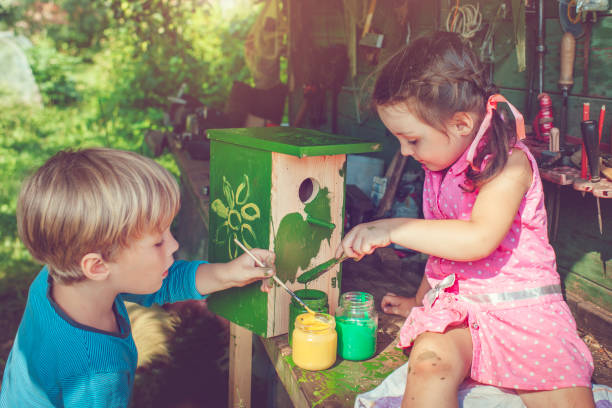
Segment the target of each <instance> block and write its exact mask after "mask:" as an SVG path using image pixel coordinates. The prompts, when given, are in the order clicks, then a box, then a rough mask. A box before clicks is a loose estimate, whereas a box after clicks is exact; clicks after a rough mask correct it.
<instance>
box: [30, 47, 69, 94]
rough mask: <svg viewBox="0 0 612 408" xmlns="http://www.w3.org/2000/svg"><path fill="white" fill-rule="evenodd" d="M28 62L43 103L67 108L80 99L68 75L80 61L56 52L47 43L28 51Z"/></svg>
mask: <svg viewBox="0 0 612 408" xmlns="http://www.w3.org/2000/svg"><path fill="white" fill-rule="evenodd" d="M28 60H29V62H30V66H31V68H32V73H33V74H34V78H35V79H36V83H37V84H38V88H39V89H40V92H41V95H42V97H43V102H44V103H45V104H53V105H58V106H67V105H70V104H72V103H74V102H77V101H79V100H80V99H81V95H80V94H79V92H78V91H77V89H76V82H75V81H74V79H72V77H71V75H70V73H71V72H72V71H73V70H74V69H75V67H76V66H77V65H78V63H79V62H80V60H79V59H78V58H76V57H71V56H69V55H66V54H62V53H60V52H58V51H57V50H56V49H55V47H53V45H52V44H51V43H50V42H49V41H43V42H41V43H40V44H38V45H37V46H36V47H32V48H30V49H29V50H28Z"/></svg>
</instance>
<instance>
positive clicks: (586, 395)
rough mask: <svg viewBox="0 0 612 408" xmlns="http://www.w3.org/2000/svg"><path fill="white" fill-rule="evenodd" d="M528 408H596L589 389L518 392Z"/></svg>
mask: <svg viewBox="0 0 612 408" xmlns="http://www.w3.org/2000/svg"><path fill="white" fill-rule="evenodd" d="M518 394H519V395H520V396H521V399H522V400H523V403H524V404H525V405H526V406H527V408H536V407H537V408H549V407H550V408H553V407H554V408H594V407H595V401H594V400H593V391H592V390H591V389H590V388H587V387H575V388H560V389H558V390H551V391H518Z"/></svg>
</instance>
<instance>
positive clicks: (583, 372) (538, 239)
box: [399, 142, 593, 390]
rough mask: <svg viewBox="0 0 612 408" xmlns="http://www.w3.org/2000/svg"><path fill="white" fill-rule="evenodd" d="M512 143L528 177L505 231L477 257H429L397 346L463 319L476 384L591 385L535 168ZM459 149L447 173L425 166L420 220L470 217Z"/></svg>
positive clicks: (543, 387) (521, 386)
mask: <svg viewBox="0 0 612 408" xmlns="http://www.w3.org/2000/svg"><path fill="white" fill-rule="evenodd" d="M515 147H516V148H517V149H520V150H522V151H523V152H525V154H526V155H527V157H528V158H529V160H530V162H531V167H532V169H533V181H532V184H531V187H530V188H529V190H528V191H527V194H526V195H525V197H524V198H523V201H522V202H521V205H520V208H519V211H518V213H517V215H516V217H515V218H514V221H513V223H512V227H511V229H510V231H509V232H508V234H507V235H506V237H505V238H504V239H503V241H502V243H501V244H500V245H499V247H498V248H497V249H496V250H495V251H493V253H491V254H490V255H489V256H488V257H486V258H483V259H480V260H477V261H472V262H458V261H450V260H447V259H442V258H438V257H435V256H430V257H429V260H428V262H427V265H426V267H425V274H426V275H427V280H428V282H429V284H430V285H431V287H432V288H434V289H432V290H431V291H430V292H429V293H428V294H427V296H426V297H425V299H424V302H423V303H424V306H423V307H418V308H414V309H413V310H412V311H411V313H410V315H409V316H408V318H407V319H406V322H405V323H404V326H403V327H402V329H401V331H400V343H399V345H400V347H410V346H411V345H412V342H413V341H414V340H415V339H416V337H417V336H418V335H419V334H421V333H423V332H437V333H443V332H444V331H446V329H447V328H448V327H451V326H454V325H458V324H463V323H465V324H467V325H468V327H469V329H470V332H471V334H472V342H473V347H474V348H473V361H472V369H471V378H472V379H474V380H475V381H478V382H481V383H484V384H492V385H495V386H499V387H506V388H514V389H520V390H553V389H557V388H566V387H575V386H585V387H590V385H591V382H590V380H591V375H592V372H593V359H592V356H591V353H590V352H589V350H588V348H587V347H586V345H585V344H584V342H583V341H582V340H581V339H580V337H579V336H578V334H577V332H576V323H575V321H574V319H573V317H572V314H571V313H570V311H569V308H568V306H567V304H566V303H565V301H564V300H563V296H562V294H561V289H560V278H559V275H558V274H557V265H556V261H555V253H554V250H553V248H552V247H551V246H550V244H549V242H548V236H547V229H546V210H545V208H544V194H543V190H542V182H541V180H540V175H539V172H538V166H537V164H536V162H535V159H534V158H533V156H532V155H531V153H530V152H529V150H528V149H527V147H526V146H525V145H524V144H523V143H521V142H517V144H516V146H515ZM466 154H467V152H466V153H464V155H463V156H462V157H461V158H460V159H459V160H458V161H457V162H456V163H455V164H453V166H451V167H450V168H449V169H448V170H447V172H446V174H444V172H434V171H429V170H427V169H426V170H425V173H426V175H425V184H424V186H423V212H424V215H425V218H426V219H441V220H442V219H459V220H469V219H470V216H471V212H472V206H473V205H474V202H475V200H476V196H477V194H478V192H477V191H475V192H472V193H470V192H466V191H464V190H462V189H461V188H460V186H461V185H464V184H465V180H466V178H465V173H466V170H467V167H468V165H469V164H468V161H467V159H466ZM436 286H437V288H436Z"/></svg>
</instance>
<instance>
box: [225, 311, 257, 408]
mask: <svg viewBox="0 0 612 408" xmlns="http://www.w3.org/2000/svg"><path fill="white" fill-rule="evenodd" d="M252 347H253V333H251V331H249V330H248V329H245V328H243V327H241V326H238V325H237V324H235V323H231V322H230V344H229V398H228V404H227V406H228V407H229V408H250V407H251V362H252V359H253V348H252Z"/></svg>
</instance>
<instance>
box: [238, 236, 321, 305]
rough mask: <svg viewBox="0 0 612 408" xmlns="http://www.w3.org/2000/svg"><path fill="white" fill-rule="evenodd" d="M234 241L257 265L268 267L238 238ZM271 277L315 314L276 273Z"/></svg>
mask: <svg viewBox="0 0 612 408" xmlns="http://www.w3.org/2000/svg"><path fill="white" fill-rule="evenodd" d="M234 242H235V243H236V245H238V246H239V247H240V248H242V250H243V251H244V252H246V253H247V255H249V256H250V257H251V258H253V260H254V261H255V263H256V264H257V265H258V266H259V267H261V268H267V267H268V266H267V265H266V264H265V263H263V262H262V261H261V260H260V259H259V258H257V257H256V256H255V255H254V254H253V253H252V252H251V251H249V250H248V248H247V247H246V246H244V245H243V244H242V242H240V241H238V238H234ZM272 279H274V282H276V283H278V284H279V285H280V286H281V287H282V288H283V289H285V290H286V291H287V293H289V294H290V295H291V297H292V298H294V299H295V300H296V301H297V302H298V303H299V304H300V305H302V307H303V308H304V309H306V311H307V312H308V313H312V314H316V312H314V311H313V310H312V309H310V308H309V307H308V306H306V303H304V302H302V299H300V298H299V297H297V295H296V294H295V293H293V291H292V290H291V289H289V288H288V287H287V285H285V284H284V283H283V282H282V281H281V280H280V279H278V277H277V276H276V275H272Z"/></svg>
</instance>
